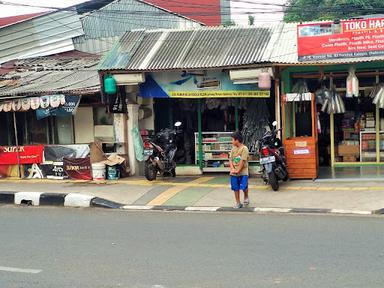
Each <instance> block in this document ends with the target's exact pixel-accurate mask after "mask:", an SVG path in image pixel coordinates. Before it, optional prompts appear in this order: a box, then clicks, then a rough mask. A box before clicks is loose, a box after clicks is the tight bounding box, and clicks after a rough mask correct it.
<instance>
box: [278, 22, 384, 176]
mask: <svg viewBox="0 0 384 288" xmlns="http://www.w3.org/2000/svg"><path fill="white" fill-rule="evenodd" d="M382 23H384V22H383V21H382V19H381V18H373V19H363V20H348V21H338V22H321V23H310V24H306V23H304V24H301V25H298V26H297V27H296V28H297V30H296V31H295V33H296V36H297V48H296V49H297V51H296V55H297V61H295V62H293V61H289V62H291V65H290V64H289V63H286V64H284V65H282V66H280V69H281V77H282V83H283V84H282V87H281V88H282V92H283V93H282V94H291V95H297V97H298V98H300V97H301V96H302V95H304V94H306V93H311V94H312V95H313V97H314V98H315V101H316V115H311V114H310V113H309V111H310V110H309V109H308V107H307V106H306V105H307V104H305V103H304V101H303V102H301V101H300V100H299V101H297V102H296V103H297V104H296V105H291V107H290V108H289V111H288V113H286V114H285V119H284V120H285V121H286V129H285V133H286V135H285V136H286V137H287V138H290V137H301V136H307V133H308V132H307V131H308V129H309V123H310V120H311V117H315V120H316V126H317V132H318V147H317V148H318V152H317V161H318V163H319V166H320V167H336V168H337V167H364V166H381V165H383V164H384V111H383V108H384V102H382V101H383V100H384V98H383V97H384V94H383V84H382V83H383V82H384V70H383V65H382V61H383V60H384V57H383V56H382V55H383V54H384V46H383V45H382V44H381V42H382V41H383V40H382V39H384V35H383V34H382V31H383V30H382V27H381V26H380V25H382ZM356 27H360V28H361V29H360V28H359V29H357V30H356V29H355V28H356ZM291 28H292V27H290V29H291ZM290 33H291V34H292V32H290ZM286 41H288V40H286ZM290 41H291V42H292V40H290ZM285 44H287V43H285ZM292 64H294V65H292Z"/></svg>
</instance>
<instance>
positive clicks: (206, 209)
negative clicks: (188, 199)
mask: <svg viewBox="0 0 384 288" xmlns="http://www.w3.org/2000/svg"><path fill="white" fill-rule="evenodd" d="M219 209H220V207H198V206H196V207H194V206H191V207H186V208H185V211H209V212H216V211H217V210H219Z"/></svg>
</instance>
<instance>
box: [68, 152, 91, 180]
mask: <svg viewBox="0 0 384 288" xmlns="http://www.w3.org/2000/svg"><path fill="white" fill-rule="evenodd" d="M64 171H65V173H66V174H67V175H68V176H69V178H70V179H75V180H92V174H91V159H90V158H89V157H88V158H73V159H69V158H64Z"/></svg>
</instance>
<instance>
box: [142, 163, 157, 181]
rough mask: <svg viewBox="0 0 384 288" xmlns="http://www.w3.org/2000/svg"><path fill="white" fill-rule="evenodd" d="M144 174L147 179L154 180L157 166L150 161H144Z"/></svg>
mask: <svg viewBox="0 0 384 288" xmlns="http://www.w3.org/2000/svg"><path fill="white" fill-rule="evenodd" d="M144 175H145V178H147V180H148V181H153V180H156V176H157V168H156V166H155V165H153V164H152V163H148V162H145V167H144Z"/></svg>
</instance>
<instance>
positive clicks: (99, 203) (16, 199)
mask: <svg viewBox="0 0 384 288" xmlns="http://www.w3.org/2000/svg"><path fill="white" fill-rule="evenodd" d="M0 204H15V205H28V206H29V205H31V206H59V207H98V208H109V209H121V210H131V211H140V210H146V211H148V210H153V211H186V212H243V213H291V214H339V215H384V208H382V209H377V210H373V211H368V210H343V209H320V208H277V207H275V208H273V207H271V208H269V207H244V208H241V209H234V208H231V207H218V206H217V207H211V206H207V207H198V206H147V205H123V204H120V203H116V202H113V201H110V200H107V199H103V198H99V197H94V196H91V195H85V194H78V193H67V194H65V193H42V192H12V191H0Z"/></svg>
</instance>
